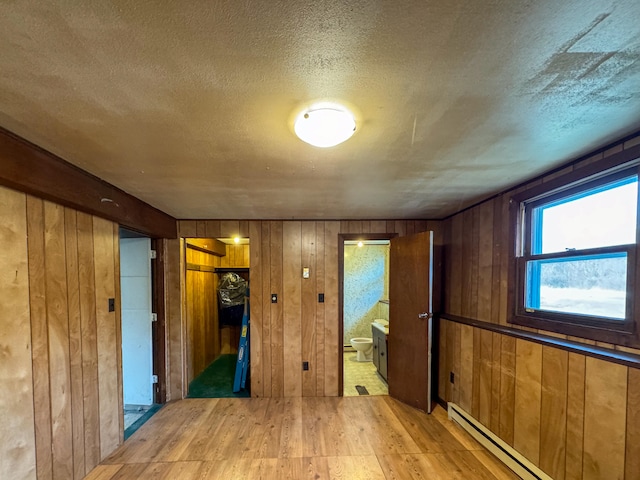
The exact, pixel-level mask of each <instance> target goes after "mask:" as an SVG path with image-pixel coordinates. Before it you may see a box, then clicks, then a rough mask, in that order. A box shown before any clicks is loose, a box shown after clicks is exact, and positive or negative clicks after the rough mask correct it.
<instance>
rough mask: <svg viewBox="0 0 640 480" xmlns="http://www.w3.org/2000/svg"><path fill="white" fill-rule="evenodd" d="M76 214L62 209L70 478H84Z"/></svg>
mask: <svg viewBox="0 0 640 480" xmlns="http://www.w3.org/2000/svg"><path fill="white" fill-rule="evenodd" d="M77 227H78V226H77V217H76V211H75V210H72V209H65V250H66V260H67V265H66V272H67V287H68V288H67V305H68V318H69V359H70V363H69V367H70V376H71V413H72V415H73V418H72V437H73V445H72V447H73V478H82V477H83V476H84V475H85V465H84V412H83V408H82V404H83V391H82V324H81V322H80V280H79V272H78V228H77Z"/></svg>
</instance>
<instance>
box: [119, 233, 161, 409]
mask: <svg viewBox="0 0 640 480" xmlns="http://www.w3.org/2000/svg"><path fill="white" fill-rule="evenodd" d="M150 250H151V240H150V239H149V238H121V239H120V282H121V292H122V293H121V296H122V381H123V394H124V404H125V405H151V404H152V403H153V383H152V380H151V376H152V374H153V352H152V337H151V259H150V255H149V252H150Z"/></svg>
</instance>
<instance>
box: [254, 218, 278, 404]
mask: <svg viewBox="0 0 640 480" xmlns="http://www.w3.org/2000/svg"><path fill="white" fill-rule="evenodd" d="M260 229H261V242H260V250H261V251H262V381H263V383H264V387H263V392H264V396H265V397H271V396H272V395H273V392H272V390H271V365H272V361H271V292H272V290H271V222H262V224H261V226H260ZM253 267H254V266H253V265H252V268H253Z"/></svg>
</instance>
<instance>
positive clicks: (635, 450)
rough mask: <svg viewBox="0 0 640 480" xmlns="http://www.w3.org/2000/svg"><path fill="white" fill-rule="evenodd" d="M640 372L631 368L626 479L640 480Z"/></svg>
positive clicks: (628, 398) (628, 399)
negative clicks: (637, 479) (638, 479)
mask: <svg viewBox="0 0 640 480" xmlns="http://www.w3.org/2000/svg"><path fill="white" fill-rule="evenodd" d="M639 406H640V370H638V369H635V368H629V379H628V391H627V438H626V445H627V448H626V455H625V469H624V473H625V477H624V478H640V408H638V407H639Z"/></svg>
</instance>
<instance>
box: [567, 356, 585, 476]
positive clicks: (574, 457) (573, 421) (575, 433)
mask: <svg viewBox="0 0 640 480" xmlns="http://www.w3.org/2000/svg"><path fill="white" fill-rule="evenodd" d="M585 365H586V363H585V356H584V355H579V354H577V353H570V354H569V366H568V374H567V434H566V438H567V443H566V459H565V463H566V466H565V479H566V480H579V479H581V478H582V463H583V462H582V453H583V445H584V386H585Z"/></svg>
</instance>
